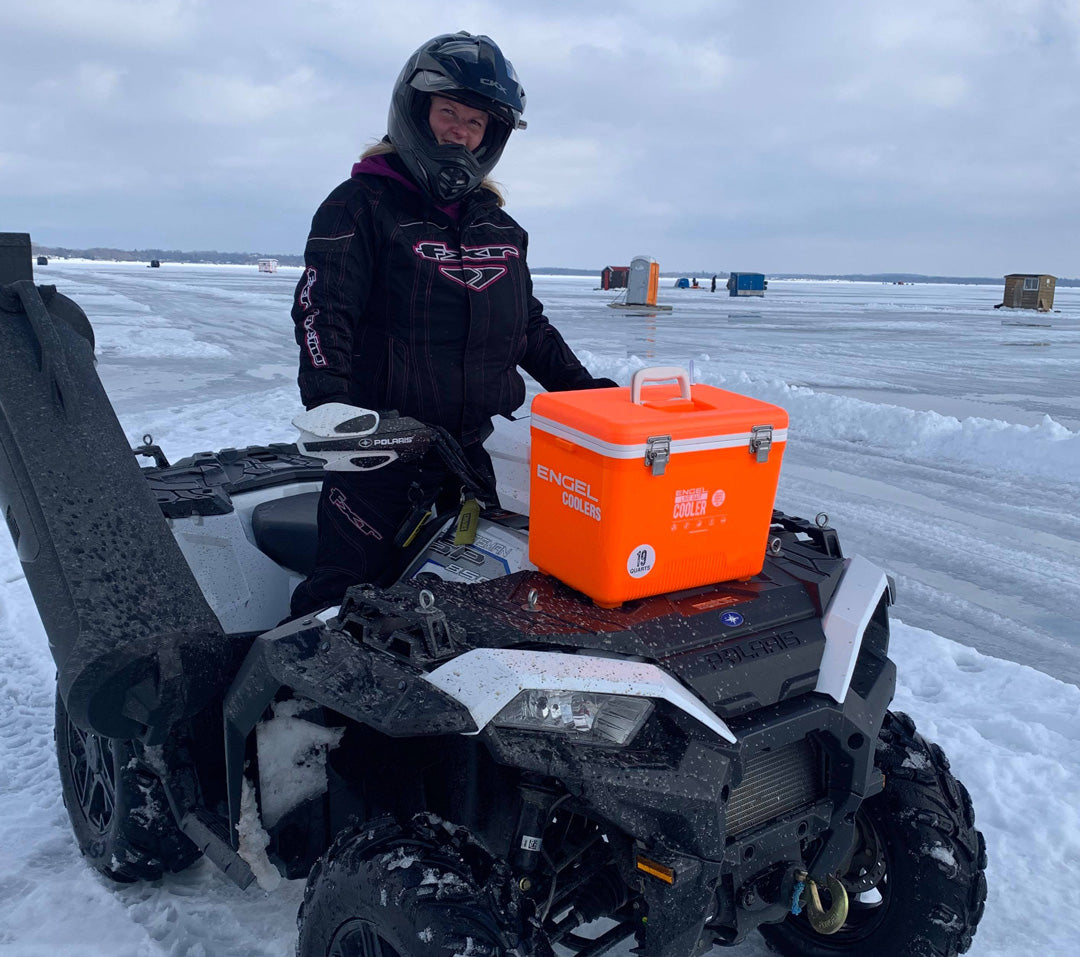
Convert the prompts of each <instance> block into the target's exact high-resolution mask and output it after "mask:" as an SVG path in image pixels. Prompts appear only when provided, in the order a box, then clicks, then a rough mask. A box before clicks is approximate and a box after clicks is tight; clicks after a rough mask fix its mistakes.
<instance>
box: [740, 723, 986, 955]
mask: <svg viewBox="0 0 1080 957" xmlns="http://www.w3.org/2000/svg"><path fill="white" fill-rule="evenodd" d="M876 764H877V766H878V767H879V768H880V769H881V771H882V772H883V773H884V775H885V790H884V791H882V792H881V793H880V794H878V795H876V796H874V797H872V798H870V799H869V800H868V801H866V802H865V803H864V804H863V806H862V807H861V808H860V809H859V812H858V815H857V818H856V825H857V834H858V839H857V841H856V846H855V847H854V848H853V849H852V855H851V858H850V865H849V867H848V870H847V873H845V874H842V875H840V879H841V881H843V883H844V884H845V885H847V887H848V891H849V896H850V910H849V913H848V919H847V922H846V923H845V924H844V926H843V927H841V928H840V930H839V931H837V933H835V934H832V935H830V936H822V935H821V934H819V933H817V932H816V931H815V930H814V929H813V928H812V927H811V926H810V923H809V921H808V920H807V919H806V915H805V913H803V914H802V915H800V916H798V917H796V916H794V915H792V916H789V917H788V918H787V920H785V921H783V923H780V924H769V925H765V926H763V927H762V928H761V934H762V936H763V937H764V938H765V940H766V942H767V943H768V944H769V946H770V947H771V948H772V949H773V950H775V951H778V952H779V953H781V954H785V955H788V957H841V955H850V957H862V955H869V954H873V955H874V957H956V955H957V954H962V953H964V952H965V951H966V950H967V949H968V948H969V947H970V946H971V939H972V937H973V936H974V934H975V929H976V928H977V927H978V924H979V919H980V918H981V917H982V913H983V906H984V904H985V901H986V876H985V873H984V871H985V868H986V843H985V841H984V840H983V836H982V834H980V833H979V832H978V831H977V830H976V829H975V816H974V812H973V811H972V807H971V798H970V796H969V795H968V792H967V789H966V788H965V787H964V785H963V784H961V783H960V782H959V781H957V780H956V778H955V777H953V775H952V774H951V772H950V771H949V761H948V759H947V758H946V757H945V754H944V752H943V751H942V750H941V748H939V747H938V746H937V745H936V744H930V743H929V742H927V741H926V739H924V738H923V737H922V735H919V734H917V733H916V732H915V723H914V722H913V721H912V720H911V718H909V717H908V716H907V715H906V714H902V713H899V712H898V713H895V714H894V713H892V712H890V713H889V714H887V715H886V717H885V723H884V726H883V727H882V730H881V734H880V736H879V737H878V747H877V757H876Z"/></svg>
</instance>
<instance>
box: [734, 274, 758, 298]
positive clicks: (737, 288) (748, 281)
mask: <svg viewBox="0 0 1080 957" xmlns="http://www.w3.org/2000/svg"><path fill="white" fill-rule="evenodd" d="M767 285H768V283H766V282H765V274H764V273H761V272H733V273H732V274H731V276H730V277H729V278H728V281H727V288H728V293H729V294H730V295H732V296H764V295H765V287H766V286H767Z"/></svg>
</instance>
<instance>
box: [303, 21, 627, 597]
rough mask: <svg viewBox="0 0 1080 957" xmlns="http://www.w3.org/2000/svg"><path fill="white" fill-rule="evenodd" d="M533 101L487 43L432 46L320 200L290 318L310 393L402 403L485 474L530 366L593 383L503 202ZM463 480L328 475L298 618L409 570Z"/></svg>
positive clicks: (436, 466)
mask: <svg viewBox="0 0 1080 957" xmlns="http://www.w3.org/2000/svg"><path fill="white" fill-rule="evenodd" d="M524 108H525V92H524V90H523V89H522V88H521V85H520V84H519V83H518V80H517V75H516V74H515V72H514V68H513V67H512V66H511V65H510V62H509V61H508V60H506V59H505V58H504V57H503V55H502V52H501V51H500V50H499V48H498V47H497V46H496V45H495V43H494V42H492V40H491V39H489V38H488V37H486V36H473V35H470V34H468V33H465V32H462V33H457V34H445V35H442V36H438V37H435V38H434V39H432V40H429V41H428V42H427V43H425V44H423V45H422V46H421V47H420V49H419V50H417V51H416V52H415V53H414V54H413V55H412V56H411V57H410V58H409V60H408V62H407V63H406V64H405V68H404V69H403V70H402V71H401V74H400V75H399V77H398V79H397V83H396V84H395V86H394V92H393V96H392V98H391V102H390V115H389V120H388V130H387V135H386V136H385V137H383V139H382V140H381V141H380V142H379V143H377V144H375V145H374V146H372V147H371V148H370V149H368V150H367V151H366V152H365V153H364V154H363V156H362V157H361V159H360V162H359V163H357V164H355V165H354V166H353V169H352V175H351V176H350V178H349V179H348V180H347V181H346V182H344V183H342V184H341V185H340V186H338V187H337V188H336V189H335V190H334V191H333V192H332V193H331V194H330V195H329V196H328V197H327V198H326V200H325V201H324V202H323V203H322V205H321V206H319V208H318V210H317V211H316V212H315V217H314V219H313V221H312V227H311V233H310V235H309V236H308V240H307V246H306V247H305V250H304V259H305V264H306V265H305V269H304V273H303V276H302V277H301V279H300V282H299V283H298V284H297V287H296V296H295V300H294V303H293V309H292V316H293V321H294V322H295V324H296V340H297V343H298V344H299V346H300V374H299V383H300V396H301V399H302V400H303V403H304V406H305V407H306V408H308V409H312V408H315V407H316V406H319V405H323V404H325V403H327V402H344V403H347V404H350V405H355V406H361V407H364V408H369V409H375V410H378V411H387V410H396V411H398V412H400V413H401V414H402V415H408V416H412V417H413V418H416V419H419V420H420V421H421V422H426V423H429V424H431V425H436V426H441V427H443V428H445V429H446V430H447V431H448V432H449V433H450V434H451V435H452V436H453V437H454V438H456V439H457V440H458V442H459V443H460V444H461V446H462V448H463V450H464V453H465V457H466V458H467V460H468V461H469V463H470V464H471V465H472V466H473V468H474V470H475V471H477V472H478V473H480V474H481V475H482V476H484V477H485V478H486V480H487V482H488V485H489V490H488V493H487V495H486V498H487V499H488V504H496V503H497V499H496V496H495V488H494V476H493V474H492V470H491V462H490V459H489V458H488V456H487V453H486V452H485V451H484V448H483V441H484V439H485V438H487V436H488V435H489V434H490V433H491V430H492V426H491V417H492V416H493V415H498V414H503V415H509V414H510V413H512V412H513V411H514V410H515V409H517V408H518V407H519V406H520V405H521V404H522V402H523V401H524V399H525V383H524V380H523V379H522V377H521V374H520V373H519V372H518V367H519V366H520V367H521V368H522V369H524V370H525V371H526V372H528V373H529V374H530V375H531V376H533V377H534V378H535V379H536V380H537V381H538V382H539V383H540V384H541V385H542V386H543V387H544V388H545V389H550V390H566V389H586V388H603V387H609V386H614V385H615V383H614V382H612V381H611V380H610V379H595V378H593V377H592V376H591V375H590V374H589V372H588V371H587V370H586V369H585V367H584V366H583V365H582V364H581V362H580V361H579V360H578V359H577V357H576V356H575V355H574V353H573V352H572V351H571V350H570V348H569V347H568V346H567V344H566V342H565V341H564V340H563V338H562V336H561V335H560V334H559V332H558V330H557V329H555V327H554V326H552V325H551V323H550V322H548V320H547V318H546V317H545V315H544V307H543V305H542V304H541V303H540V302H539V300H537V299H536V298H535V297H534V296H533V294H532V278H531V276H530V274H529V267H528V265H527V264H526V259H525V256H526V248H527V245H528V236H527V234H526V233H525V231H524V230H523V229H522V228H521V227H520V226H519V225H518V224H517V222H515V221H514V220H513V219H512V218H511V217H510V216H509V215H507V214H506V213H505V212H504V211H503V209H502V206H503V198H502V196H501V195H500V193H499V191H498V188H497V187H496V186H495V184H494V183H492V182H491V181H490V180H489V179H488V178H487V177H488V175H489V174H490V173H491V171H492V169H493V168H494V166H495V164H496V163H497V162H498V160H499V157H500V156H501V155H502V151H503V147H504V146H505V145H506V141H507V139H508V138H509V136H510V133H511V131H513V130H515V129H522V128H524V126H525V122H524V121H523V120H522V119H521V114H522V112H523V111H524ZM460 497H461V488H460V482H458V481H457V480H456V479H454V478H453V477H452V476H451V475H450V474H449V472H448V471H447V469H446V468H445V466H443V465H442V463H441V461H439V460H437V459H436V458H435V456H434V455H431V456H429V457H428V458H426V459H425V460H424V461H423V462H421V463H420V464H419V465H404V464H402V463H401V462H394V463H392V464H390V465H388V466H386V467H384V468H379V469H375V470H372V471H370V472H328V473H327V477H326V481H325V483H324V485H323V490H322V496H321V498H320V500H319V513H318V521H319V542H318V553H317V557H316V567H315V569H314V571H313V572H312V573H311V575H310V576H309V577H308V578H307V580H306V581H304V582H302V583H301V584H300V585H299V586H298V587H297V588H296V590H295V592H294V593H293V596H292V613H293V614H294V615H297V616H298V615H302V614H306V613H309V612H311V611H314V610H316V609H319V608H324V607H327V606H329V605H333V604H336V603H338V602H340V600H341V598H342V597H343V595H344V593H345V590H346V589H347V588H348V587H349V586H350V585H353V584H356V583H358V582H365V581H366V582H375V583H386V582H387V581H390V580H392V579H393V578H394V577H395V576H396V574H397V573H398V572H399V571H400V565H401V561H400V559H401V557H402V550H401V547H400V544H401V543H402V542H404V541H406V540H407V539H408V538H409V537H410V535H411V534H412V533H413V532H414V531H415V530H416V528H417V527H418V525H419V523H420V522H421V521H422V520H423V518H424V517H425V516H426V515H427V514H428V512H429V510H430V508H431V506H432V504H435V505H436V507H437V508H440V509H447V508H453V507H457V505H458V503H459V500H460Z"/></svg>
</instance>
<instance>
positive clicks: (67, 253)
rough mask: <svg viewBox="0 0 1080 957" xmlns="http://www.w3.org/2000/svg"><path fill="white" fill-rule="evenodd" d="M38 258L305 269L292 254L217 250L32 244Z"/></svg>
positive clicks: (298, 257)
mask: <svg viewBox="0 0 1080 957" xmlns="http://www.w3.org/2000/svg"><path fill="white" fill-rule="evenodd" d="M33 249H34V255H35V256H57V257H60V258H63V259H100V260H104V261H106V262H118V261H125V262H150V260H151V259H156V260H158V261H159V262H185V263H235V264H238V265H243V266H246V265H251V266H254V265H255V264H256V263H257V262H258V261H259V260H260V259H276V260H277V261H278V262H279V263H280V264H281V265H282V266H302V265H304V257H303V256H297V255H293V254H290V253H226V252H219V251H218V250H216V249H200V250H195V251H194V252H192V251H190V250H183V249H112V248H110V247H108V246H94V247H92V248H90V249H68V248H66V247H64V246H39V245H38V244H37V243H34V244H33Z"/></svg>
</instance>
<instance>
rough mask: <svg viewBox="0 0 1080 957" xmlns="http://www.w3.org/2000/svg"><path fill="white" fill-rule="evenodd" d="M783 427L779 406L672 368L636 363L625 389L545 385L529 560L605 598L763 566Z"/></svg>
mask: <svg viewBox="0 0 1080 957" xmlns="http://www.w3.org/2000/svg"><path fill="white" fill-rule="evenodd" d="M672 379H674V380H675V384H674V385H672V384H667V385H664V384H656V383H661V382H665V381H670V380H672ZM648 383H654V384H652V385H649V384H648ZM787 425H788V416H787V412H785V411H784V410H783V409H781V408H780V407H779V406H776V405H771V404H769V403H767V402H761V401H758V400H757V399H752V398H749V397H748V396H744V395H738V394H737V393H734V392H725V391H724V390H723V389H717V388H715V387H713V386H708V385H693V386H692V385H691V384H690V378H689V376H688V374H687V372H686V370H685V369H681V368H675V367H659V368H649V369H640V370H638V371H637V372H635V373H634V376H633V379H632V381H631V384H630V387H629V388H619V389H592V390H583V391H576V392H545V393H541V394H540V395H538V396H536V398H535V399H534V400H533V404H532V453H531V463H530V480H529V484H530V501H531V508H530V512H531V517H530V520H529V558H530V559H531V561H532V562H533V563H534V564H535V565H536V566H537V568H539V569H541V570H542V571H544V572H546V573H547V574H549V575H552V576H554V577H555V578H558V579H560V580H561V581H563V582H565V583H566V584H568V585H570V586H571V587H573V588H576V589H578V590H579V591H582V592H584V593H585V594H586V595H588V596H589V597H590V598H592V599H593V600H594V601H595V602H596V603H597V604H600V605H607V606H614V605H618V604H621V603H622V602H624V601H628V600H630V599H632V598H644V597H646V596H649V595H658V594H662V593H664V592H669V591H678V590H680V589H685V588H693V587H695V586H697V585H705V584H711V583H713V582H718V581H730V580H732V579H736V578H747V577H749V576H751V575H756V574H757V573H758V572H760V571H761V567H762V565H763V564H764V561H765V547H766V543H767V540H768V534H769V524H770V521H771V519H772V508H773V501H774V499H775V497H776V485H777V480H778V479H779V476H780V460H781V458H782V455H783V450H784V446H785V444H786V441H787Z"/></svg>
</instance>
